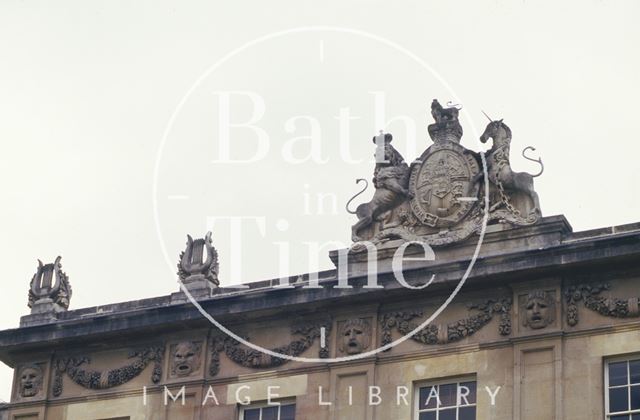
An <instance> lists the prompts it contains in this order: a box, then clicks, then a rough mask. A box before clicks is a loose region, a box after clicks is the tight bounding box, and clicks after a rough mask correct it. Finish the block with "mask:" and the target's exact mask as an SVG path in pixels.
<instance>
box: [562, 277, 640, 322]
mask: <svg viewBox="0 0 640 420" xmlns="http://www.w3.org/2000/svg"><path fill="white" fill-rule="evenodd" d="M610 289H611V285H610V284H609V283H597V284H579V285H575V286H570V287H569V288H567V289H566V290H565V292H564V296H565V300H566V302H567V324H569V326H571V327H573V326H575V325H577V324H578V321H579V317H578V302H583V304H584V306H585V308H587V309H590V310H592V311H593V312H597V313H599V314H600V315H602V316H607V317H611V318H637V317H638V316H640V310H639V309H638V297H630V298H627V299H621V298H613V297H602V296H599V294H600V293H602V292H603V291H605V290H610Z"/></svg>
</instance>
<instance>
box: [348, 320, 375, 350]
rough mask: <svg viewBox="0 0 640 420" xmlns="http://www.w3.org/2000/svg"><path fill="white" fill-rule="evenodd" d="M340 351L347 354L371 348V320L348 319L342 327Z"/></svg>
mask: <svg viewBox="0 0 640 420" xmlns="http://www.w3.org/2000/svg"><path fill="white" fill-rule="evenodd" d="M340 335H341V342H340V351H341V352H343V353H346V354H358V353H362V352H363V351H364V350H366V349H367V348H369V341H370V339H371V325H370V324H369V321H367V320H364V319H361V318H354V319H350V320H348V321H346V322H345V323H344V325H343V326H342V328H341V329H340Z"/></svg>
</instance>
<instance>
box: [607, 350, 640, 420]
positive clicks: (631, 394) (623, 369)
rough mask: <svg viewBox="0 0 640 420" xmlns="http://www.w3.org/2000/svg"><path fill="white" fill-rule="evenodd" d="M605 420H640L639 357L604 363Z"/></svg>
mask: <svg viewBox="0 0 640 420" xmlns="http://www.w3.org/2000/svg"><path fill="white" fill-rule="evenodd" d="M604 377H605V389H606V392H605V406H606V408H607V420H640V358H638V359H631V360H615V361H610V362H607V363H606V364H605V375H604Z"/></svg>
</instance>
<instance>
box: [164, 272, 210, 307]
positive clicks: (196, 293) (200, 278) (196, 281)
mask: <svg viewBox="0 0 640 420" xmlns="http://www.w3.org/2000/svg"><path fill="white" fill-rule="evenodd" d="M180 281H181V282H182V285H184V288H185V289H187V291H188V292H189V294H190V295H191V296H193V298H194V299H195V300H201V299H208V298H210V297H211V296H212V295H213V292H214V290H215V289H216V288H217V287H218V286H217V285H216V284H215V283H213V282H212V281H210V280H208V279H207V278H205V276H204V275H202V274H196V275H193V276H189V277H187V278H186V279H184V280H180ZM188 301H189V298H188V296H187V295H186V294H185V293H184V291H183V290H182V287H181V288H180V291H179V292H177V293H172V294H171V303H183V302H188Z"/></svg>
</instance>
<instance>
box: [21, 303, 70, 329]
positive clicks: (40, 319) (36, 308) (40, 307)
mask: <svg viewBox="0 0 640 420" xmlns="http://www.w3.org/2000/svg"><path fill="white" fill-rule="evenodd" d="M65 310H66V309H65V308H63V307H62V306H60V305H58V304H57V303H55V302H54V301H53V299H51V298H44V299H40V300H38V301H36V302H35V303H34V304H33V306H32V307H31V314H30V315H25V316H23V317H21V318H20V326H21V327H28V326H31V325H38V324H47V323H49V322H55V321H57V320H58V313H60V312H64V311H65Z"/></svg>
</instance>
